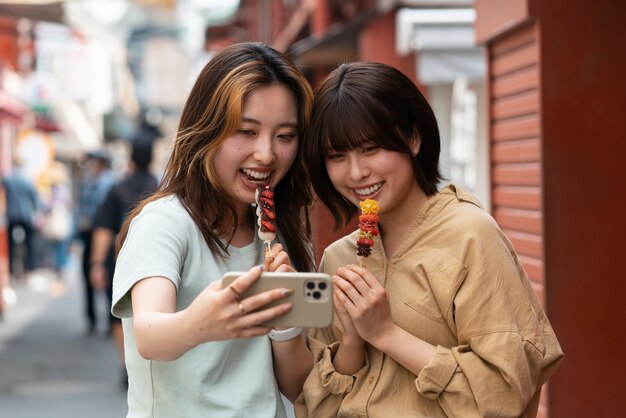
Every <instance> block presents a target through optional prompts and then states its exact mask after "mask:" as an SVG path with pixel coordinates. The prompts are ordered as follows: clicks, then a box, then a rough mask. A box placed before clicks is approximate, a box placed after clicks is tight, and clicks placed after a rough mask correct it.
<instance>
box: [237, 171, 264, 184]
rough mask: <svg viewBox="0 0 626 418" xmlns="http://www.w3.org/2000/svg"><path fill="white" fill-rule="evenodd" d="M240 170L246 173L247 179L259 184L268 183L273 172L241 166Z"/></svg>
mask: <svg viewBox="0 0 626 418" xmlns="http://www.w3.org/2000/svg"><path fill="white" fill-rule="evenodd" d="M239 172H240V173H242V174H243V175H244V177H245V178H246V180H248V181H249V182H252V183H257V184H266V183H267V182H268V180H269V177H270V174H271V172H270V171H257V170H252V169H250V168H240V169H239Z"/></svg>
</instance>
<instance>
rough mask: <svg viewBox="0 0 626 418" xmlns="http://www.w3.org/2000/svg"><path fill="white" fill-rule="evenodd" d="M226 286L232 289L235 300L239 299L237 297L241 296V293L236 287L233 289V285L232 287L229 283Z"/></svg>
mask: <svg viewBox="0 0 626 418" xmlns="http://www.w3.org/2000/svg"><path fill="white" fill-rule="evenodd" d="M228 288H229V289H230V290H232V292H233V293H234V294H235V300H237V301H238V300H239V298H240V297H241V293H239V292H238V291H237V289H235V287H234V286H233V285H232V284H231V285H230V286H228Z"/></svg>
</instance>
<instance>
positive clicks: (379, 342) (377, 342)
mask: <svg viewBox="0 0 626 418" xmlns="http://www.w3.org/2000/svg"><path fill="white" fill-rule="evenodd" d="M395 333H396V326H395V324H390V326H389V327H388V328H387V329H385V330H383V331H382V332H380V333H379V334H378V335H376V337H375V338H370V339H368V340H367V342H368V343H370V344H371V345H372V347H374V348H376V349H377V350H378V351H382V352H383V353H385V352H386V351H385V349H386V344H387V343H388V342H389V341H390V340H392V339H393V338H394V336H395Z"/></svg>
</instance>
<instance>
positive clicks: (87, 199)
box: [76, 150, 114, 334]
mask: <svg viewBox="0 0 626 418" xmlns="http://www.w3.org/2000/svg"><path fill="white" fill-rule="evenodd" d="M110 163H111V161H110V158H109V156H108V155H107V153H106V152H105V151H104V150H96V151H91V152H88V153H87V155H86V159H85V171H84V177H83V179H82V181H81V183H80V187H79V192H78V205H77V208H76V212H77V215H76V219H77V225H76V227H77V231H78V238H79V239H80V241H81V243H82V244H83V256H82V274H83V286H84V303H85V319H86V320H87V332H88V333H89V334H93V333H94V332H95V330H96V327H97V324H98V316H99V315H97V314H96V304H95V292H94V288H93V286H92V284H91V279H90V277H89V270H90V265H89V261H90V260H91V240H92V236H93V228H94V221H95V217H96V213H97V210H98V207H99V206H100V205H101V204H102V202H103V201H104V198H105V197H106V195H107V193H108V192H109V189H110V188H111V186H112V185H113V183H114V177H113V174H112V172H111V170H110V169H109V167H110ZM105 313H106V318H107V322H108V318H109V315H110V314H109V313H108V309H107V312H105Z"/></svg>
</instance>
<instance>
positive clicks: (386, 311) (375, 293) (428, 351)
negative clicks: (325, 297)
mask: <svg viewBox="0 0 626 418" xmlns="http://www.w3.org/2000/svg"><path fill="white" fill-rule="evenodd" d="M333 282H334V283H335V284H336V286H337V287H338V288H339V289H340V290H341V291H339V292H337V297H338V299H339V300H340V301H341V302H342V304H343V305H344V307H345V309H346V311H347V313H348V314H349V316H350V317H351V318H352V321H353V323H354V328H355V329H356V331H357V332H358V335H359V336H360V337H361V338H363V339H364V340H365V341H367V342H369V343H370V344H371V345H372V346H373V347H375V348H376V349H378V350H380V351H382V352H384V353H385V354H387V355H389V356H390V357H391V358H393V359H394V360H396V361H397V362H398V363H400V364H401V365H402V366H404V367H405V368H406V369H408V370H409V371H411V372H412V373H413V374H415V375H416V376H417V375H418V374H419V373H420V372H421V371H422V369H423V368H424V366H426V365H427V364H428V363H429V362H430V360H431V358H432V357H433V355H434V354H435V347H434V346H433V345H431V344H429V343H427V342H426V341H423V340H421V339H419V338H417V337H415V336H414V335H411V334H410V333H408V332H406V331H405V330H403V329H402V328H400V327H399V326H397V325H396V324H394V323H393V321H392V319H391V309H390V306H389V300H388V299H387V292H386V291H385V288H384V287H383V286H382V285H381V284H380V282H379V281H378V280H377V279H376V278H375V277H374V276H373V275H372V273H371V272H370V271H369V270H367V269H365V268H363V267H358V266H355V265H348V266H346V267H341V268H339V269H337V275H335V276H333ZM342 345H343V340H342ZM339 350H341V347H340V349H339ZM339 353H340V351H338V352H337V355H339ZM336 363H337V359H335V367H336Z"/></svg>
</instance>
